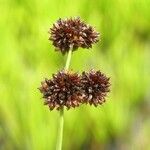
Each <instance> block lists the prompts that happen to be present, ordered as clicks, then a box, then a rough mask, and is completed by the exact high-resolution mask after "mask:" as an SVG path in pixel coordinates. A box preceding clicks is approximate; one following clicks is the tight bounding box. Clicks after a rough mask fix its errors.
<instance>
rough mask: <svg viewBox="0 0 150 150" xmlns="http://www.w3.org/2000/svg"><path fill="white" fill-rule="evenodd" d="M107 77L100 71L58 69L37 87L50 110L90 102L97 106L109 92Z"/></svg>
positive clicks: (73, 106)
mask: <svg viewBox="0 0 150 150" xmlns="http://www.w3.org/2000/svg"><path fill="white" fill-rule="evenodd" d="M109 86H110V83H109V78H107V77H106V76H105V75H104V74H102V73H101V72H100V71H94V70H91V71H90V72H83V73H82V75H79V74H78V73H72V72H68V71H67V72H66V71H60V72H58V73H57V74H53V77H52V79H45V80H44V81H43V82H42V83H41V87H40V88H39V89H40V91H41V93H42V94H43V98H44V99H45V101H44V104H45V105H48V106H49V108H50V110H53V109H54V108H56V109H57V110H59V109H61V108H63V107H64V106H66V107H67V108H68V109H70V108H75V107H78V106H80V104H84V103H86V104H90V105H94V106H98V104H102V103H104V102H105V96H106V95H107V92H109Z"/></svg>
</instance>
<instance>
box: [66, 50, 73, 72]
mask: <svg viewBox="0 0 150 150" xmlns="http://www.w3.org/2000/svg"><path fill="white" fill-rule="evenodd" d="M71 54H72V48H71V49H70V50H69V52H68V56H67V60H66V65H65V70H66V71H67V70H68V69H69V65H70V61H71Z"/></svg>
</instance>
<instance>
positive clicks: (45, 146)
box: [0, 0, 150, 150]
mask: <svg viewBox="0 0 150 150" xmlns="http://www.w3.org/2000/svg"><path fill="white" fill-rule="evenodd" d="M149 7H150V1H149V0H75V1H71V0H42V1H41V0H0V12H1V14H0V97H1V101H0V150H54V149H55V145H56V135H57V127H58V112H57V111H52V112H50V111H49V109H48V108H47V107H46V106H43V100H42V99H41V94H40V92H39V91H38V90H37V87H39V86H40V82H41V81H42V80H43V79H44V78H45V77H47V78H49V77H51V74H52V73H55V72H57V71H58V70H60V69H62V68H63V67H64V64H65V60H66V56H62V55H61V54H60V53H58V52H55V51H54V47H53V46H52V44H51V43H50V42H49V41H48V37H49V35H48V30H49V28H50V27H51V26H52V24H53V23H54V22H55V21H56V20H57V19H58V18H65V17H71V16H80V17H81V19H83V20H84V21H86V22H87V23H89V24H91V25H93V26H95V28H96V30H97V31H99V32H100V33H101V42H99V43H97V44H95V45H94V46H93V48H92V49H90V50H85V49H79V50H78V51H76V52H74V53H73V57H72V61H71V67H70V68H71V69H73V70H74V71H79V72H81V71H83V70H86V71H87V70H89V69H92V68H94V69H100V70H101V71H102V72H104V73H106V74H107V76H109V77H111V84H112V86H111V92H110V93H109V95H108V97H107V102H106V103H105V104H104V105H103V106H99V107H97V108H95V107H93V106H92V107H90V106H81V107H80V108H77V109H73V110H69V111H65V125H64V141H63V149H64V150H101V149H102V150H104V149H105V150H149V149H150V142H149V140H150V10H149V9H150V8H149Z"/></svg>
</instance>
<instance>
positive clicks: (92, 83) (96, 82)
mask: <svg viewBox="0 0 150 150" xmlns="http://www.w3.org/2000/svg"><path fill="white" fill-rule="evenodd" d="M81 83H82V89H83V93H84V94H83V95H84V96H83V103H89V104H90V105H92V104H93V105H94V106H98V104H102V103H104V102H105V96H106V95H107V92H109V87H110V83H109V78H107V77H106V76H105V75H104V74H102V73H101V72H100V71H94V70H91V71H90V72H89V73H86V72H83V73H82V79H81Z"/></svg>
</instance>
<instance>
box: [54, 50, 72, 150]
mask: <svg viewBox="0 0 150 150" xmlns="http://www.w3.org/2000/svg"><path fill="white" fill-rule="evenodd" d="M71 54H72V48H71V49H70V50H69V52H68V56H67V60H66V65H65V68H64V69H65V71H68V69H69V65H70V61H71ZM63 126H64V108H63V107H62V108H61V109H60V118H59V127H58V137H57V145H56V150H62V141H63Z"/></svg>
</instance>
